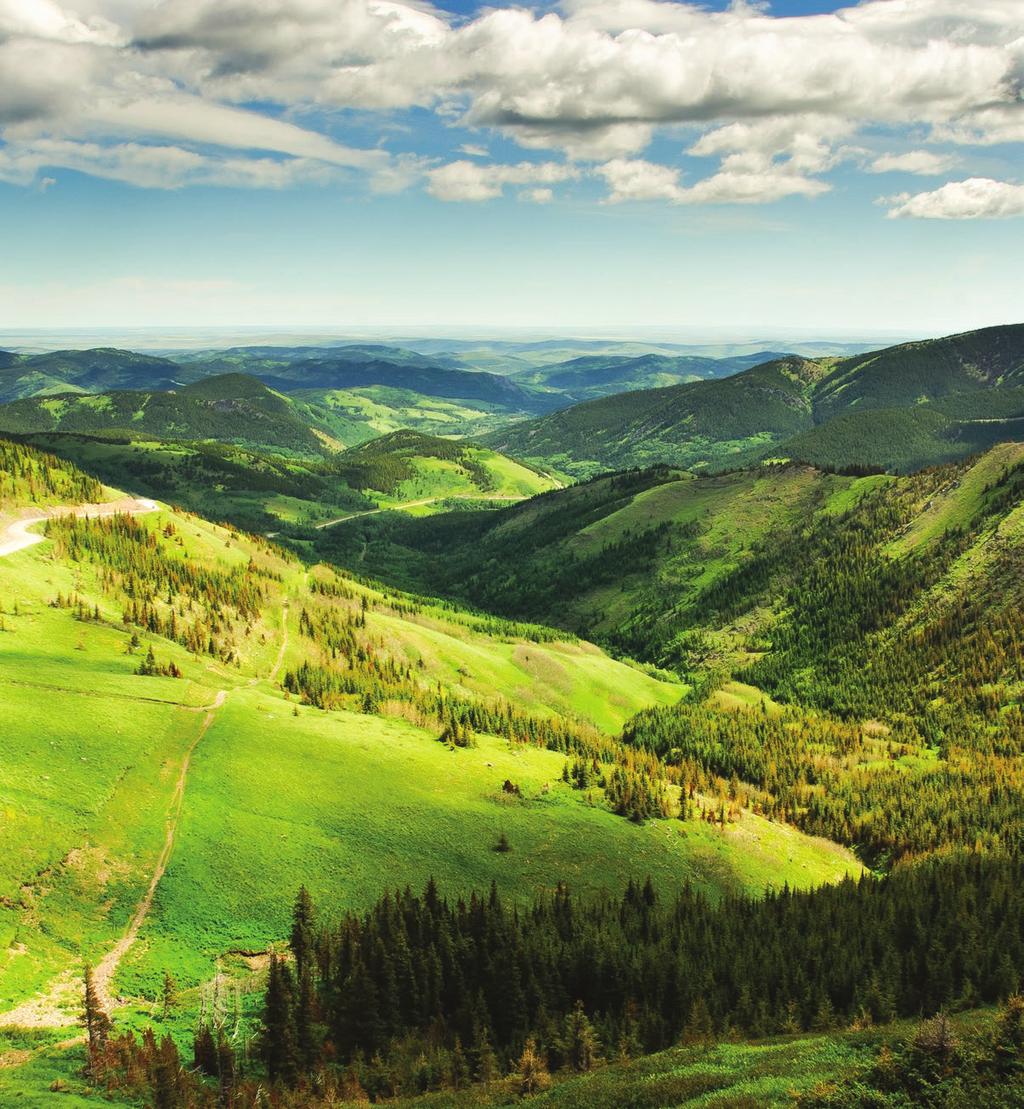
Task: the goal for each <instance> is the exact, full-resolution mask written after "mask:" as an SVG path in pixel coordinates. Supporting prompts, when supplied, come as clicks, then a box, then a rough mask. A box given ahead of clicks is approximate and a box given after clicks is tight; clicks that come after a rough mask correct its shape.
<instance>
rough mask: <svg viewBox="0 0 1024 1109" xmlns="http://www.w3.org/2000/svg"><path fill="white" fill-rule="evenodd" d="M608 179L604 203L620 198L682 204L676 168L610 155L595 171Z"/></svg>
mask: <svg viewBox="0 0 1024 1109" xmlns="http://www.w3.org/2000/svg"><path fill="white" fill-rule="evenodd" d="M597 172H598V173H599V174H600V175H601V176H602V177H603V178H604V179H605V181H607V182H608V203H609V204H618V203H620V202H622V201H624V200H670V201H672V202H673V203H675V204H679V203H682V200H683V197H684V195H685V190H684V189H683V187H682V186H681V185H680V184H679V170H677V169H673V168H672V167H671V166H659V165H656V164H655V163H654V162H644V161H642V160H639V159H635V160H629V159H627V158H613V159H612V161H610V162H607V163H606V164H605V165H603V166H600V167H599V168H598V171H597Z"/></svg>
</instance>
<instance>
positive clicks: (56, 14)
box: [0, 0, 1024, 337]
mask: <svg viewBox="0 0 1024 1109" xmlns="http://www.w3.org/2000/svg"><path fill="white" fill-rule="evenodd" d="M1022 257H1024V0H971V2H970V3H965V2H964V0H864V2H862V3H859V4H853V5H849V4H836V3H830V2H827V0H777V2H775V3H771V4H767V3H751V2H736V0H734V2H732V3H728V2H724V0H723V2H718V3H705V4H693V3H670V2H664V0H564V2H562V3H560V4H545V5H538V6H525V5H524V6H508V5H498V6H489V7H480V6H477V5H475V4H471V3H469V2H467V0H445V2H444V3H443V4H441V5H439V6H431V5H430V4H428V3H425V2H422V3H421V2H418V0H67V2H65V0H0V329H14V330H24V329H32V328H46V329H55V328H61V327H68V328H82V327H98V328H101V327H125V328H134V327H190V326H194V327H197V328H199V327H202V328H208V327H220V326H222V327H238V326H252V327H257V326H273V327H298V328H301V327H316V328H323V329H337V331H338V332H339V333H344V332H345V331H351V330H354V329H357V328H363V327H382V328H389V327H392V328H397V329H404V330H415V329H417V328H421V329H423V330H427V329H431V330H436V329H438V328H447V329H450V330H457V329H458V328H460V327H461V328H467V329H468V328H473V329H477V330H479V329H481V328H482V329H488V328H490V329H493V330H494V331H495V333H498V332H500V331H502V330H505V329H535V330H536V331H538V332H542V331H544V330H545V329H555V328H562V329H564V328H577V329H579V330H581V331H585V330H587V329H590V330H596V329H603V330H609V329H615V330H618V331H619V332H621V333H629V332H630V331H636V332H638V333H639V332H640V331H642V330H643V329H645V328H658V329H661V330H662V331H664V330H665V329H668V330H672V329H678V330H679V332H680V333H681V334H683V333H685V334H686V335H688V336H691V337H692V336H694V335H697V334H700V333H701V331H702V329H703V330H705V331H707V332H709V333H710V332H712V331H714V332H716V333H722V332H723V331H729V330H730V329H731V330H732V331H734V333H736V334H744V333H749V332H752V331H756V330H757V329H774V330H782V329H791V330H793V331H794V332H795V331H799V332H800V333H811V332H817V333H819V334H821V335H823V336H824V335H829V334H854V333H871V334H881V333H884V332H893V333H899V334H901V335H913V334H921V335H925V334H929V335H931V334H941V333H948V332H952V331H958V330H966V329H968V328H973V327H980V326H985V325H988V324H996V323H1006V322H1020V321H1021V320H1024V278H1022V272H1024V267H1022V265H1021V262H1020V259H1021V258H1022Z"/></svg>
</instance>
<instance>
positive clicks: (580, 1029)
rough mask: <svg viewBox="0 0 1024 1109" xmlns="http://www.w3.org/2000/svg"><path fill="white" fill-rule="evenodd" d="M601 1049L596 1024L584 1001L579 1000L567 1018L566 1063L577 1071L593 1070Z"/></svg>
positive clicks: (563, 1050)
mask: <svg viewBox="0 0 1024 1109" xmlns="http://www.w3.org/2000/svg"><path fill="white" fill-rule="evenodd" d="M599 1051H600V1044H599V1043H598V1039H597V1034H596V1033H595V1032H594V1026H593V1025H592V1024H591V1023H590V1020H589V1018H588V1017H587V1014H586V1012H585V1011H584V1008H583V1002H582V1001H577V1002H576V1004H575V1006H574V1007H573V1010H572V1012H571V1013H569V1015H568V1016H567V1017H566V1018H565V1032H564V1034H563V1036H562V1052H563V1054H564V1056H565V1062H566V1065H567V1066H568V1067H570V1068H571V1069H572V1070H574V1071H577V1072H580V1071H588V1070H592V1069H593V1067H594V1064H595V1063H596V1062H597V1057H598V1053H599Z"/></svg>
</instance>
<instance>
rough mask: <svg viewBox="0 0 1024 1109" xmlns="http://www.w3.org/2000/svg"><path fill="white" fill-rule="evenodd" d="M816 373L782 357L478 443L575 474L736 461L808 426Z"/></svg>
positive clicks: (624, 397) (583, 408)
mask: <svg viewBox="0 0 1024 1109" xmlns="http://www.w3.org/2000/svg"><path fill="white" fill-rule="evenodd" d="M818 374H820V367H819V366H818V365H817V363H814V362H810V361H807V360H806V359H801V358H797V357H795V356H794V357H787V358H784V359H780V360H778V361H776V362H768V363H765V364H764V365H761V366H755V367H753V368H751V369H749V370H746V371H745V372H743V373H739V374H736V375H734V376H733V377H727V378H724V379H723V380H720V381H700V382H693V383H691V384H687V385H674V386H670V387H668V388H664V389H648V390H642V391H639V392H634V393H624V394H618V395H615V396H611V397H604V398H602V399H600V400H594V401H588V402H587V403H585V404H580V405H576V406H574V407H572V408H568V409H564V410H563V411H561V412H555V413H553V414H551V415H550V416H545V417H541V418H540V419H537V420H533V421H530V422H528V423H525V424H520V425H513V426H511V427H509V428H508V429H506V430H501V431H497V432H493V433H491V434H490V435H488V436H485V437H484V442H486V443H487V445H488V446H492V447H495V448H496V449H498V450H502V451H506V452H508V453H513V454H516V455H517V456H518V457H522V458H531V459H533V458H540V459H544V460H546V461H547V462H549V463H550V464H551V465H554V466H558V467H560V468H563V469H567V470H571V471H572V472H573V473H577V474H579V473H586V472H587V470H590V471H593V470H596V469H600V468H621V467H623V466H633V465H640V466H642V465H645V464H651V463H654V462H665V463H669V464H672V465H683V466H688V465H694V464H696V463H698V462H714V463H716V464H719V465H730V464H739V463H742V462H744V461H747V460H749V459H751V458H753V457H754V456H755V455H756V454H757V453H758V452H759V451H761V450H764V449H765V448H766V447H767V446H769V445H771V444H772V443H773V442H775V441H777V440H778V439H779V438H782V437H785V436H788V435H792V434H795V433H797V432H799V431H803V430H804V429H806V428H809V427H811V426H812V425H813V418H812V414H811V402H810V398H809V391H810V384H811V383H812V382H813V380H814V378H815V376H816V375H818Z"/></svg>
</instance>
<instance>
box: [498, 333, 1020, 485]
mask: <svg viewBox="0 0 1024 1109" xmlns="http://www.w3.org/2000/svg"><path fill="white" fill-rule="evenodd" d="M1022 374H1024V325H1015V326H1006V327H995V328H987V329H984V330H981V331H976V332H969V333H967V334H964V335H954V336H950V337H947V338H944V339H934V340H929V341H926V342H920V343H907V344H902V345H900V346H896V347H890V348H888V349H886V350H882V351H875V352H872V353H870V354H863V355H854V356H852V357H848V358H842V359H833V358H824V359H818V360H807V359H798V358H786V359H782V360H779V361H776V362H770V363H767V364H765V365H762V366H755V367H753V368H751V369H749V370H746V371H743V372H741V373H738V374H736V375H734V376H733V377H729V378H725V379H723V380H717V381H704V382H694V383H691V384H688V385H677V386H671V387H669V388H665V389H652V390H645V391H641V392H637V393H629V394H624V395H622V396H621V397H618V396H616V397H606V398H604V399H602V400H598V401H591V402H588V403H585V404H580V405H576V406H573V407H571V408H567V409H564V410H562V411H559V412H555V413H552V414H550V415H548V416H543V417H539V418H537V419H534V420H531V421H527V422H525V423H523V424H520V425H513V426H511V427H509V428H507V429H502V430H499V431H496V432H491V433H489V435H488V436H487V437H486V442H487V443H488V445H490V446H493V447H495V448H496V449H499V450H506V451H510V452H512V453H515V454H516V455H517V456H519V457H523V458H529V459H534V460H539V461H542V462H545V463H547V464H549V465H553V466H557V467H559V468H561V469H563V470H566V471H568V472H572V473H573V474H576V475H579V476H587V475H589V474H592V473H594V472H597V471H599V470H600V469H617V468H622V467H625V466H643V465H650V464H653V463H655V462H663V463H668V464H671V465H680V466H695V465H702V466H710V467H712V468H714V469H724V468H727V467H730V466H735V465H743V464H745V463H747V462H750V461H753V460H754V459H757V458H762V457H769V456H779V457H792V458H799V459H801V460H805V461H812V462H820V463H822V464H838V465H852V464H855V465H859V466H879V467H889V468H893V469H896V470H900V471H906V470H911V469H914V468H916V467H919V466H921V465H929V464H933V463H939V462H943V461H948V460H950V459H952V458H956V457H964V456H965V455H967V454H970V453H971V452H972V451H973V450H975V449H977V448H978V447H979V446H981V445H984V444H985V443H990V442H992V441H994V440H998V439H1007V438H1012V437H1013V436H1014V435H1015V434H1017V433H1018V432H1019V428H1018V427H1017V426H1016V425H1015V424H1014V423H1013V422H1012V421H1013V420H1014V419H1016V418H1017V416H1018V415H1019V414H1020V406H1019V397H1020V394H1019V393H1018V392H1016V390H1017V389H1019V387H1020V382H1021V380H1022V376H1021V375H1022ZM1006 394H1009V395H1006ZM894 409H902V410H906V409H911V410H914V411H917V410H920V412H919V413H918V415H916V416H906V415H904V416H899V417H897V416H894V415H893V414H892V412H893V410H894ZM874 410H877V411H878V415H877V416H874V417H872V416H868V415H867V414H866V413H867V412H869V411H874ZM926 410H927V413H928V414H925V413H926ZM931 413H937V415H932V414H931ZM850 417H857V419H856V420H854V421H852V422H847V423H845V424H838V425H834V424H833V421H835V420H837V419H843V418H850ZM1000 421H1007V422H1006V423H1005V426H1002V427H999V426H996V425H997V424H998V423H999V422H1000ZM983 422H985V423H988V424H989V426H988V427H983V426H981V425H982V423H983ZM908 435H909V437H910V438H909V441H908V440H907V436H908ZM858 437H860V438H861V440H862V441H861V444H860V446H859V447H856V446H855V444H856V440H857V438H858ZM851 448H853V449H851Z"/></svg>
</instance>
